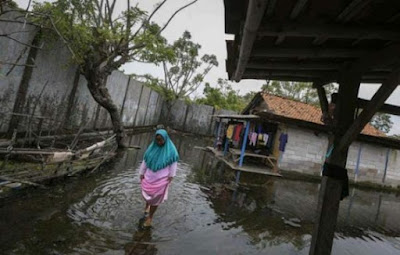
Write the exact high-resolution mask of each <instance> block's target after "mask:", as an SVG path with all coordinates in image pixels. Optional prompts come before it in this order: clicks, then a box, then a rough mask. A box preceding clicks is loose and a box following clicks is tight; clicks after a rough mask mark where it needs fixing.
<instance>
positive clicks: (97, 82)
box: [85, 70, 125, 148]
mask: <svg viewBox="0 0 400 255" xmlns="http://www.w3.org/2000/svg"><path fill="white" fill-rule="evenodd" d="M85 77H86V79H87V82H88V83H87V86H88V89H89V91H90V94H92V96H93V98H94V100H95V101H96V102H97V103H98V104H99V105H101V106H102V107H104V108H105V109H106V110H107V111H108V113H109V114H110V117H111V122H112V125H113V131H114V133H115V135H116V139H117V143H118V147H120V148H121V147H124V145H123V143H122V140H123V138H124V137H125V131H124V126H123V124H122V121H121V115H120V111H119V110H118V107H117V106H116V105H115V104H114V102H113V100H112V98H111V95H110V93H109V92H108V89H107V87H106V82H107V77H108V74H104V73H101V72H98V71H93V70H92V71H90V72H86V73H85Z"/></svg>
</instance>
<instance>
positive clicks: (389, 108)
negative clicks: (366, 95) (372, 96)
mask: <svg viewBox="0 0 400 255" xmlns="http://www.w3.org/2000/svg"><path fill="white" fill-rule="evenodd" d="M369 104H370V101H369V100H365V99H361V98H359V99H358V100H357V106H358V108H361V109H364V108H366V107H367V106H368V105H369ZM378 112H382V113H388V114H393V115H400V106H396V105H391V104H384V105H382V107H381V108H379V109H378Z"/></svg>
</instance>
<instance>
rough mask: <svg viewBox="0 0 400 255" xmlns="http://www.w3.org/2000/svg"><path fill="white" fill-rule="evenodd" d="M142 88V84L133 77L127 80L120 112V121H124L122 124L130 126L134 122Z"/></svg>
mask: <svg viewBox="0 0 400 255" xmlns="http://www.w3.org/2000/svg"><path fill="white" fill-rule="evenodd" d="M142 89H143V85H142V84H141V83H140V82H138V81H135V80H133V79H131V80H130V81H129V87H128V91H127V92H126V99H125V103H124V109H123V112H122V122H123V123H124V126H127V127H130V126H134V124H135V118H136V114H137V111H138V108H139V101H140V96H141V94H142Z"/></svg>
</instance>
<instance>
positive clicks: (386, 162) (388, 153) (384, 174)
mask: <svg viewBox="0 0 400 255" xmlns="http://www.w3.org/2000/svg"><path fill="white" fill-rule="evenodd" d="M389 156H390V148H388V149H387V151H386V158H385V170H384V172H383V177H382V182H383V183H385V180H386V173H387V168H388V165H389Z"/></svg>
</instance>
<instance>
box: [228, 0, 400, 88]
mask: <svg viewBox="0 0 400 255" xmlns="http://www.w3.org/2000/svg"><path fill="white" fill-rule="evenodd" d="M224 3H225V32H226V33H227V34H232V35H234V40H228V41H227V51H228V59H227V62H226V69H227V72H228V76H229V78H230V79H232V80H236V81H239V80H241V79H271V80H290V81H302V82H316V81H318V82H321V83H327V82H334V81H338V79H340V77H341V75H340V73H341V72H342V71H343V70H346V69H348V68H349V67H351V70H352V71H355V72H360V73H362V82H364V83H382V82H383V81H385V80H386V78H387V76H388V74H390V73H391V72H393V71H395V70H397V68H399V66H400V30H399V26H400V1H399V0H330V1H321V0H279V1H277V0H248V1H237V0H224Z"/></svg>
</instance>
